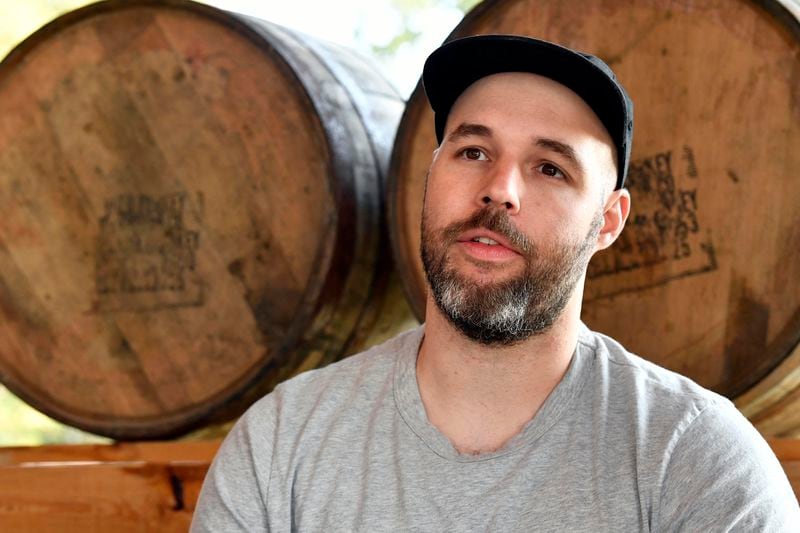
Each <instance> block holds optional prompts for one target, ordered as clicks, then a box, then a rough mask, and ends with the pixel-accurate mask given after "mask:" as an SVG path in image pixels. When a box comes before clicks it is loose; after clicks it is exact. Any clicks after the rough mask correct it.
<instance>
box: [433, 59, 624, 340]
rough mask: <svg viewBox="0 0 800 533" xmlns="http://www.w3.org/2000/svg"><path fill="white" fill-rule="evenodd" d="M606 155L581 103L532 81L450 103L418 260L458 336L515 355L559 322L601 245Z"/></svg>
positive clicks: (486, 83) (511, 79) (487, 82)
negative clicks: (509, 348)
mask: <svg viewBox="0 0 800 533" xmlns="http://www.w3.org/2000/svg"><path fill="white" fill-rule="evenodd" d="M612 146H613V145H612V143H611V139H610V138H609V136H608V133H607V132H606V130H605V129H604V127H603V126H602V124H601V123H600V121H599V119H598V118H597V117H596V115H595V114H594V113H593V112H592V110H591V109H590V108H589V107H588V105H587V104H586V103H585V102H584V101H583V100H582V99H580V97H578V96H577V95H576V94H575V93H573V92H572V91H571V90H569V89H567V88H566V87H564V86H562V85H560V84H558V83H556V82H554V81H552V80H549V79H547V78H543V77H541V76H536V75H533V74H525V73H504V74H497V75H493V76H489V77H486V78H483V79H481V80H479V81H478V82H476V83H474V84H473V85H472V86H470V87H469V88H468V89H467V90H466V91H465V92H464V93H463V94H462V95H461V96H460V97H459V99H458V100H457V101H456V103H455V105H454V106H453V109H452V110H451V112H450V115H449V117H448V122H447V126H446V128H445V138H444V140H443V142H442V145H441V146H440V147H439V149H438V150H437V151H436V153H435V154H434V160H433V163H432V164H431V168H430V174H429V176H428V183H427V188H426V194H425V204H424V208H423V220H422V257H423V264H424V266H425V271H426V275H427V277H428V282H429V284H430V285H431V291H432V296H433V298H434V300H435V302H436V304H437V306H438V307H439V309H440V310H441V311H442V312H443V313H444V315H445V316H446V317H448V318H449V320H450V321H451V322H452V323H453V324H454V325H455V326H456V327H457V328H458V329H459V330H460V331H461V332H462V333H464V334H465V335H467V337H469V338H471V339H473V340H476V341H478V342H481V343H484V344H488V345H504V344H513V343H515V342H518V341H521V340H524V339H526V338H528V337H530V336H531V335H536V334H539V333H542V332H544V331H546V330H547V329H548V328H549V327H550V326H551V325H552V324H553V323H554V322H555V320H556V319H557V318H558V317H559V316H560V314H561V312H562V311H563V309H564V307H565V306H566V304H567V303H568V301H569V300H570V298H571V297H572V295H573V294H574V291H575V288H576V286H578V284H579V282H580V283H581V287H582V280H583V276H584V274H585V271H586V265H587V263H588V261H589V259H590V258H591V256H592V254H593V253H594V252H595V251H596V250H598V249H599V248H601V247H604V246H606V245H607V244H605V241H603V242H601V243H599V239H598V237H599V236H600V235H601V233H602V232H603V231H604V227H605V226H607V224H606V221H605V219H604V211H605V208H606V206H605V201H606V197H607V196H608V193H609V192H610V191H611V190H612V189H613V186H614V182H615V180H616V167H615V164H614V160H615V159H614V151H613V147H612ZM606 240H607V239H606ZM612 240H613V239H612ZM608 244H610V242H609V243H608Z"/></svg>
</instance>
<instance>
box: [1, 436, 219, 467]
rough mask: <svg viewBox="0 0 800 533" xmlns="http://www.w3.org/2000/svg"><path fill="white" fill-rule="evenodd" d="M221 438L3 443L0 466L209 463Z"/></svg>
mask: <svg viewBox="0 0 800 533" xmlns="http://www.w3.org/2000/svg"><path fill="white" fill-rule="evenodd" d="M221 442H222V441H221V439H214V440H206V441H192V442H186V441H161V442H117V443H114V444H50V445H45V446H7V447H0V467H3V466H14V465H22V464H25V463H27V464H31V463H70V462H71V463H75V462H87V461H95V462H103V463H111V462H128V463H130V462H147V463H173V462H187V461H191V462H198V463H210V462H211V461H212V459H214V455H216V453H217V450H218V449H219V446H220V444H221Z"/></svg>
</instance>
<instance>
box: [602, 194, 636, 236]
mask: <svg viewBox="0 0 800 533" xmlns="http://www.w3.org/2000/svg"><path fill="white" fill-rule="evenodd" d="M630 212H631V194H630V193H629V192H628V189H617V190H616V191H613V192H612V193H611V194H610V195H609V197H608V200H606V204H605V207H604V209H603V226H602V227H601V228H600V234H599V235H598V237H597V247H596V251H599V250H605V249H606V248H608V247H609V246H611V245H612V244H613V243H614V241H616V240H617V237H619V234H620V233H622V229H623V228H624V227H625V221H626V220H628V215H629V214H630Z"/></svg>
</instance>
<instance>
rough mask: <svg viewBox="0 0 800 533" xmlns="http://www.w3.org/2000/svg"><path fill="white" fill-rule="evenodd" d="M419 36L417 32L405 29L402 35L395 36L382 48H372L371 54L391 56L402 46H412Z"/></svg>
mask: <svg viewBox="0 0 800 533" xmlns="http://www.w3.org/2000/svg"><path fill="white" fill-rule="evenodd" d="M419 36H420V33H419V32H416V31H412V30H410V29H408V28H405V29H404V31H403V33H400V34H399V35H395V36H394V37H393V38H392V40H391V41H389V42H388V43H387V44H385V45H383V46H374V45H373V46H372V53H373V54H375V55H376V56H393V55H395V54H396V53H397V50H398V49H399V48H400V47H401V46H403V45H404V44H412V43H413V42H414V41H416V40H417V38H418V37H419Z"/></svg>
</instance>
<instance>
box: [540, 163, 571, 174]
mask: <svg viewBox="0 0 800 533" xmlns="http://www.w3.org/2000/svg"><path fill="white" fill-rule="evenodd" d="M538 169H539V172H541V173H542V174H544V175H545V176H551V177H553V178H566V176H565V175H564V173H563V172H561V169H560V168H558V167H557V166H555V165H551V164H550V163H542V164H541V165H539V167H538Z"/></svg>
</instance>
